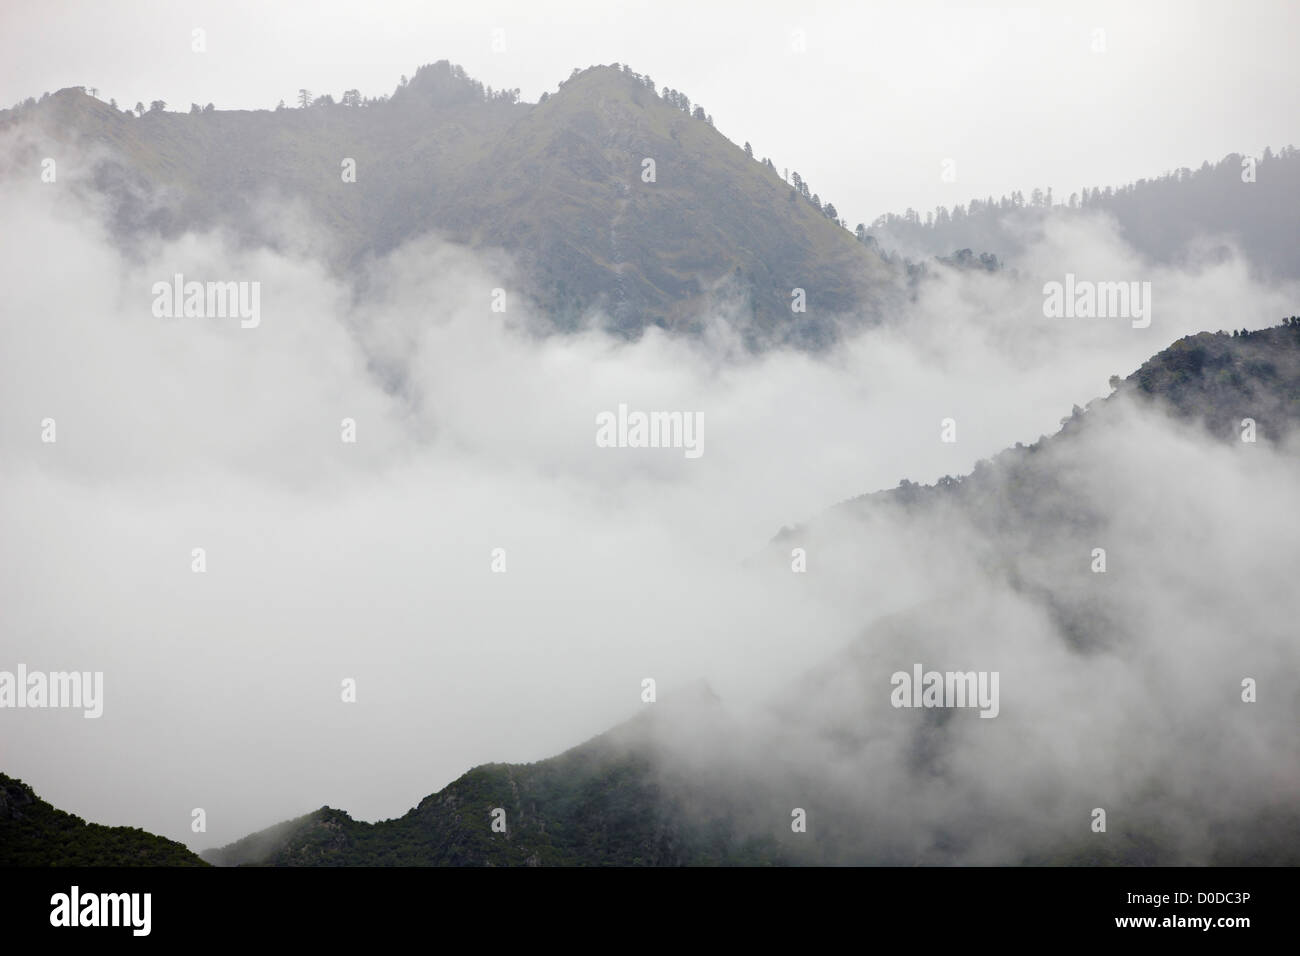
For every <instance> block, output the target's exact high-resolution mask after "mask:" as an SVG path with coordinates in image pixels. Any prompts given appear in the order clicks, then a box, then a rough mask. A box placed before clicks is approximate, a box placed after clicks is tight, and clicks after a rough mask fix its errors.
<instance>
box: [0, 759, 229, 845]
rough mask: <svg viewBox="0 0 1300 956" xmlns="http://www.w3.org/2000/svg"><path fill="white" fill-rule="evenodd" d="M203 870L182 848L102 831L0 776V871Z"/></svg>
mask: <svg viewBox="0 0 1300 956" xmlns="http://www.w3.org/2000/svg"><path fill="white" fill-rule="evenodd" d="M10 866H207V864H206V863H204V862H203V860H201V859H199V858H198V857H197V856H195V855H194V854H193V853H191V852H190V851H189V850H188V849H187V848H186V847H185V845H184V844H181V843H177V842H175V841H174V840H168V839H165V838H163V837H160V836H155V835H154V834H152V833H146V832H145V831H144V830H141V829H139V828H137V827H106V826H100V825H99V824H98V823H87V822H86V821H85V820H82V819H81V818H80V817H76V816H73V815H72V814H70V813H65V812H63V811H62V810H56V809H55V808H54V807H52V806H50V805H49V804H48V803H46V802H45V801H44V800H42V799H41V798H40V797H38V796H36V794H35V792H33V790H32V788H31V787H29V786H27V784H25V783H23V782H22V781H21V780H15V779H14V778H13V777H8V776H5V775H4V774H2V773H0V867H10Z"/></svg>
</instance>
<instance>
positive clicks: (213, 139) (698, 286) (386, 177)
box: [0, 61, 897, 347]
mask: <svg viewBox="0 0 1300 956" xmlns="http://www.w3.org/2000/svg"><path fill="white" fill-rule="evenodd" d="M299 96H300V101H301V102H302V103H303V104H304V108H300V109H277V110H259V111H254V112H250V111H243V110H232V111H223V110H208V109H200V110H197V111H192V112H189V113H183V112H166V111H165V110H163V109H161V108H159V109H152V108H151V109H150V110H149V111H146V112H144V113H143V115H140V116H138V117H136V116H132V115H131V114H130V113H128V112H124V111H120V110H117V109H115V108H113V107H110V106H109V105H108V104H105V103H102V102H100V101H99V100H97V99H95V98H93V97H91V96H89V95H87V94H86V93H85V92H84V91H83V90H81V89H78V88H70V89H66V90H61V91H60V92H58V93H56V94H54V95H52V96H49V97H43V98H42V100H41V101H40V102H39V103H37V102H31V103H30V104H24V105H21V106H20V107H18V108H16V109H14V110H8V111H4V112H3V113H0V128H3V127H4V126H5V125H8V124H11V123H14V122H17V121H19V120H34V121H35V126H36V128H38V129H40V130H43V131H44V133H43V138H44V139H45V140H48V141H49V142H45V143H44V144H41V143H40V142H37V141H33V142H32V143H31V144H30V148H31V149H32V150H34V151H35V152H33V156H36V157H39V156H42V155H50V154H52V146H53V145H54V144H55V143H56V142H62V141H69V140H71V141H77V142H79V143H80V144H81V145H83V146H87V147H91V148H99V150H100V154H101V156H102V157H103V158H101V159H99V160H98V161H97V165H96V167H95V169H94V174H93V182H94V188H95V189H97V190H99V191H101V192H103V193H105V194H107V196H108V197H109V199H110V205H111V208H112V210H113V219H114V225H115V227H116V228H117V230H118V233H119V236H120V237H121V238H123V239H124V240H129V239H130V238H131V237H134V236H136V235H138V234H141V233H146V234H147V233H148V232H151V231H154V230H157V231H161V232H162V233H163V234H164V235H176V234H179V233H181V232H184V231H186V230H190V229H204V228H211V227H215V226H225V227H228V228H230V229H231V230H232V231H233V232H234V234H235V235H237V236H240V237H242V238H244V239H246V240H249V241H255V242H261V243H266V244H269V245H271V246H272V247H278V246H279V245H280V244H281V243H282V238H283V237H282V236H281V235H280V227H281V224H280V223H277V222H275V221H274V219H275V217H267V216H266V215H265V203H266V201H267V200H268V199H287V200H290V201H292V202H294V203H296V204H297V205H298V207H299V208H301V209H302V210H304V211H305V212H306V213H307V214H308V215H309V216H310V217H311V221H312V224H313V225H314V226H315V227H317V228H316V229H314V232H316V233H319V234H320V235H319V236H318V238H319V240H320V242H319V246H320V247H321V248H323V249H326V250H328V255H329V258H330V260H331V262H332V264H333V265H334V266H335V267H336V268H338V269H340V270H344V271H348V272H350V273H353V274H357V273H359V272H360V271H361V268H362V267H363V266H364V263H365V261H366V259H367V257H370V256H373V255H382V254H383V253H386V252H388V251H390V250H392V249H393V248H394V247H396V246H398V245H399V244H401V243H403V242H405V241H406V240H409V239H411V238H413V237H416V236H420V235H422V234H426V233H436V234H437V235H439V236H441V237H443V238H444V239H447V240H449V241H451V242H453V243H461V244H466V245H469V246H471V247H473V248H475V249H481V250H504V251H505V252H507V253H509V254H510V255H511V257H512V258H513V259H514V261H515V262H516V263H518V265H519V266H520V268H521V269H522V275H519V276H517V277H514V276H509V275H508V274H507V273H506V271H505V270H504V269H503V271H502V278H501V286H502V287H503V288H508V289H513V290H515V291H517V292H522V293H525V294H527V295H530V296H533V297H534V299H535V304H536V306H537V307H538V308H539V309H540V310H541V311H543V312H544V313H545V314H546V315H547V316H550V317H551V318H552V319H553V320H554V322H555V323H556V324H557V325H558V327H560V328H572V327H576V326H577V325H579V324H580V323H581V322H583V321H584V319H585V318H587V317H588V315H589V313H591V312H592V311H593V310H599V311H600V313H601V314H602V315H603V316H604V317H605V320H606V321H607V323H608V325H609V327H610V328H611V329H612V330H614V331H616V332H619V333H621V334H624V335H627V336H636V335H639V334H640V333H641V332H642V331H643V330H644V329H645V328H646V327H647V326H649V325H658V326H661V327H664V328H673V329H680V330H684V331H690V330H691V329H692V328H693V326H692V324H691V323H692V321H694V317H695V316H697V315H699V314H700V313H701V312H702V311H703V310H704V309H705V308H707V307H708V306H710V305H711V304H719V303H722V302H728V303H731V302H739V303H744V302H747V304H748V308H744V307H741V308H740V313H741V314H742V315H743V316H744V322H745V324H746V327H745V330H744V331H745V334H746V335H747V337H748V340H749V343H750V344H751V346H753V347H760V346H762V345H764V344H768V343H771V342H774V341H786V342H793V343H795V344H798V345H802V346H807V347H818V346H821V345H825V344H827V343H828V342H829V341H831V340H832V339H833V338H834V337H835V336H836V334H837V328H838V322H837V319H838V316H839V314H841V313H850V312H852V313H864V312H865V313H868V314H870V313H872V312H873V310H875V311H878V309H879V306H880V304H881V300H882V296H883V295H884V294H885V293H884V288H883V287H884V285H885V280H887V279H889V278H890V277H892V276H893V275H894V274H895V273H896V271H897V270H896V269H894V268H893V267H891V266H889V265H887V264H886V263H885V262H884V261H883V260H882V259H881V257H880V255H879V254H878V253H877V252H876V251H875V249H874V248H873V247H872V246H871V245H869V244H864V243H863V242H859V241H856V240H855V237H854V235H853V233H851V232H849V231H848V230H846V229H845V228H843V227H842V226H841V225H840V224H839V223H838V222H836V221H834V219H833V217H832V215H831V214H832V213H833V212H834V207H833V205H831V206H830V207H829V208H819V207H818V204H817V203H814V202H813V201H812V200H813V199H815V198H816V197H810V198H809V200H808V201H805V202H790V201H789V200H790V199H792V198H795V197H796V196H799V195H804V193H805V191H806V190H807V184H806V183H802V181H799V182H800V185H799V186H798V187H795V186H791V185H789V184H787V183H786V182H784V181H783V180H782V178H781V176H780V174H778V172H777V170H776V168H775V166H774V165H773V164H772V162H771V161H770V160H764V161H762V162H758V161H755V160H754V159H753V158H751V157H750V156H749V155H747V154H746V152H745V150H744V149H743V148H742V147H740V146H738V145H736V144H735V143H732V142H731V141H730V140H728V139H727V138H726V137H724V136H723V135H722V134H721V133H719V132H718V130H717V129H716V128H714V126H713V125H712V123H711V121H710V118H709V116H708V115H707V114H704V115H703V117H702V118H701V117H700V116H699V115H698V114H695V113H692V111H691V108H690V104H689V100H688V99H687V98H686V97H685V96H684V94H681V93H678V92H677V91H675V90H669V89H665V91H664V96H663V97H661V96H660V95H659V94H657V93H656V92H655V90H654V87H653V82H652V81H650V78H649V77H642V76H641V75H639V74H636V73H633V72H631V71H630V70H628V69H626V68H620V67H617V66H597V67H592V68H590V69H587V70H584V71H575V72H574V75H573V76H572V77H570V79H569V80H567V81H565V82H564V83H562V84H561V86H560V89H559V91H558V92H556V93H554V94H552V95H550V96H547V97H546V98H545V99H544V100H543V101H542V102H539V103H535V104H533V103H521V102H519V100H518V91H517V90H508V91H493V90H492V89H491V88H485V87H483V86H482V84H480V83H478V82H476V81H474V80H472V79H471V78H469V77H468V76H466V75H465V73H464V71H463V70H462V69H460V68H459V67H456V66H452V65H451V64H448V63H446V62H445V61H443V62H439V63H435V64H431V65H429V66H426V67H421V69H420V70H419V71H417V72H416V74H415V76H414V77H413V78H412V79H411V80H410V81H409V82H406V81H405V78H403V83H402V84H401V85H400V86H399V87H398V88H397V90H396V91H395V92H394V93H393V95H392V96H391V97H388V98H379V99H369V100H368V99H363V98H361V97H360V94H359V93H358V92H357V91H356V90H349V91H346V92H345V93H344V94H343V99H342V102H334V101H333V98H332V97H324V96H313V95H312V93H311V92H310V91H309V90H305V89H304V90H301V91H299ZM102 147H108V150H106V151H105V150H102ZM41 150H44V152H41ZM345 158H350V159H353V160H355V163H356V177H355V182H344V180H343V176H342V175H341V172H342V167H341V164H342V162H343V161H344V159H345ZM646 159H652V160H653V161H654V164H655V176H654V181H653V182H648V181H646V180H645V179H644V178H643V170H644V165H643V163H644V161H645V160H646ZM795 288H802V289H804V290H805V295H806V299H807V303H808V306H807V312H806V313H797V314H796V313H793V312H792V310H791V298H792V290H793V289H795ZM488 293H489V290H487V289H485V290H484V297H483V302H484V310H485V311H486V310H487V308H488V302H489V295H488Z"/></svg>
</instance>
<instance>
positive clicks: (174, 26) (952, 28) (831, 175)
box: [0, 0, 1300, 224]
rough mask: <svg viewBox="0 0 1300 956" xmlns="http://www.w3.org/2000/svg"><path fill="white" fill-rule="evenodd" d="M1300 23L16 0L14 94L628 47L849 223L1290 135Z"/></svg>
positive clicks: (164, 95)
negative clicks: (947, 164) (198, 31)
mask: <svg viewBox="0 0 1300 956" xmlns="http://www.w3.org/2000/svg"><path fill="white" fill-rule="evenodd" d="M195 28H202V29H204V30H205V31H206V45H207V50H206V52H204V53H195V52H193V50H192V49H191V35H192V31H193V30H194V29H195ZM498 29H499V30H503V31H504V38H505V50H504V51H503V52H493V49H492V39H493V31H494V30H498ZM1096 30H1102V31H1104V37H1103V38H1102V39H1103V40H1104V47H1105V49H1104V52H1094V50H1093V46H1094V44H1095V43H1096V40H1097V35H1096V34H1095V33H1094V31H1096ZM797 31H802V33H803V36H804V39H805V45H806V50H805V52H802V53H798V52H795V51H794V46H795V45H796V42H797V41H796V32H797ZM1298 35H1300V4H1298V3H1295V2H1289V0H1277V2H1265V0H1256V2H1248V3H1225V2H1188V0H1177V2H1143V3H1132V2H1128V0H1121V2H1090V3H1049V4H1041V5H1032V4H1021V5H1014V6H997V5H988V4H973V3H969V4H968V3H923V2H908V3H851V2H850V3H823V2H815V0H814V2H802V3H784V2H783V3H776V2H772V0H747V2H737V3H732V2H715V0H711V2H709V3H706V4H701V3H693V2H674V0H657V2H616V3H610V2H607V0H564V2H547V3H536V2H533V0H511V2H491V0H485V2H475V3H465V4H456V3H445V2H431V3H426V2H415V0H366V2H339V0H334V2H279V3H267V2H262V0H222V2H184V0H178V2H169V3H159V2H154V0H82V2H76V0H47V2H43V3H40V4H27V5H19V4H10V3H6V4H4V5H3V8H0V104H4V105H5V106H9V105H12V104H13V103H15V102H17V101H18V100H21V99H23V98H26V97H28V96H33V95H35V96H39V95H40V94H41V93H42V92H44V91H47V90H48V91H54V90H57V89H60V88H62V87H65V86H74V85H85V86H94V87H97V88H98V89H99V90H100V96H101V97H102V98H105V99H107V98H108V97H114V98H116V99H117V101H118V103H119V104H120V105H122V106H131V105H133V104H134V103H135V102H136V101H137V100H139V101H143V102H145V103H148V102H149V101H151V100H154V99H163V100H165V101H166V102H167V103H168V104H169V105H170V106H171V108H175V109H182V110H184V109H188V107H189V104H190V103H191V102H198V103H208V102H213V103H215V104H216V105H217V107H218V108H270V107H274V106H275V104H276V103H277V102H278V101H279V100H280V99H284V100H285V101H286V102H290V103H291V102H292V101H293V99H294V97H295V95H296V93H297V91H298V89H299V88H300V87H307V88H309V89H311V90H313V91H315V92H318V93H324V92H329V93H331V94H333V95H334V96H335V98H336V99H337V98H338V95H339V94H340V93H341V92H342V91H343V90H344V89H348V88H352V87H355V88H358V89H360V90H361V92H362V93H363V94H364V95H366V96H375V95H379V94H382V93H390V92H391V91H392V90H393V88H394V87H395V86H396V84H397V80H398V77H399V76H400V75H402V74H404V73H405V74H408V75H409V74H411V73H413V72H414V71H415V69H416V67H418V66H419V65H421V64H423V63H430V62H433V61H435V60H440V59H448V60H451V61H452V62H455V63H460V64H462V65H463V66H464V67H465V69H466V70H467V71H468V72H469V73H470V74H471V75H472V76H474V77H476V78H478V79H480V80H482V81H483V82H484V83H485V84H488V85H491V86H493V87H497V88H513V87H518V88H519V89H520V90H521V95H522V97H523V98H524V99H525V100H530V101H531V100H535V99H536V98H537V97H538V96H539V95H540V94H541V93H542V92H543V91H544V90H554V89H555V88H556V86H557V84H558V83H559V81H560V80H562V79H565V78H566V77H567V76H568V75H569V73H570V71H571V70H572V69H573V68H574V67H575V66H576V67H587V66H590V65H592V64H595V63H611V62H620V63H622V62H627V63H630V64H631V65H632V67H633V69H635V70H637V71H638V72H642V73H648V74H649V75H650V76H652V77H653V78H654V80H655V82H656V84H657V85H658V86H659V87H663V86H664V85H668V86H671V87H673V88H675V89H679V90H681V91H683V92H684V93H686V94H687V95H688V96H690V97H691V99H692V101H694V102H698V103H700V104H702V105H703V106H704V107H705V109H706V110H708V111H709V112H710V113H712V114H713V117H714V121H715V123H716V125H717V126H718V128H719V129H720V130H721V131H722V132H723V133H724V134H726V135H727V136H728V137H730V138H731V139H733V140H735V141H736V142H737V143H743V142H744V141H745V140H749V141H750V142H752V143H753V145H754V148H755V150H756V151H757V152H758V154H759V155H760V156H767V155H770V156H771V157H772V159H773V160H774V162H775V163H776V165H777V168H778V169H783V168H790V169H793V170H798V171H799V172H800V173H801V174H802V175H803V176H804V178H805V179H807V180H808V181H809V183H810V184H811V186H812V188H813V189H814V190H816V191H817V192H818V193H819V194H820V195H821V197H822V198H823V199H824V200H830V201H832V202H834V203H835V204H836V205H837V206H838V207H839V209H840V211H841V213H842V215H843V216H844V217H845V218H846V219H847V220H848V221H849V223H850V224H853V223H855V222H858V221H867V222H869V221H870V220H871V219H873V218H874V217H875V216H877V215H879V214H880V213H882V212H886V211H898V212H901V211H902V210H903V209H904V208H905V207H907V206H909V205H910V206H913V207H915V208H917V209H922V210H924V209H931V208H933V207H934V206H935V205H937V204H944V205H951V204H953V203H955V202H959V201H961V202H964V201H966V200H968V199H969V198H970V197H971V196H975V195H978V196H985V195H987V194H990V193H992V194H1001V193H1004V192H1009V191H1010V190H1012V189H1021V190H1023V191H1025V192H1026V193H1028V191H1029V190H1031V189H1032V188H1033V187H1035V186H1043V187H1046V186H1051V187H1052V188H1053V190H1054V191H1055V193H1056V194H1057V196H1059V197H1062V198H1063V197H1065V196H1068V194H1069V193H1070V192H1072V191H1074V190H1077V189H1079V188H1080V187H1081V186H1084V185H1088V186H1094V185H1119V184H1121V183H1124V182H1128V181H1131V180H1133V179H1137V178H1140V177H1143V176H1153V175H1159V174H1160V173H1163V172H1165V171H1166V170H1169V169H1173V168H1177V167H1180V166H1192V167H1195V166H1199V165H1200V163H1201V162H1202V161H1203V160H1206V159H1209V160H1217V159H1220V158H1222V157H1223V156H1224V155H1226V154H1227V153H1229V152H1242V153H1258V152H1260V151H1262V150H1263V148H1264V147H1265V146H1272V147H1273V148H1274V149H1276V148H1278V147H1279V146H1282V145H1285V144H1287V143H1293V142H1295V140H1296V139H1297V137H1296V135H1295V128H1296V127H1295V122H1296V117H1297V116H1300V64H1298V62H1297V58H1296V56H1295V50H1294V41H1295V38H1296V36H1298ZM946 159H951V160H953V161H954V167H953V168H954V169H955V172H956V180H955V182H946V181H944V180H943V179H942V178H941V173H942V170H943V168H944V166H943V163H944V160H946Z"/></svg>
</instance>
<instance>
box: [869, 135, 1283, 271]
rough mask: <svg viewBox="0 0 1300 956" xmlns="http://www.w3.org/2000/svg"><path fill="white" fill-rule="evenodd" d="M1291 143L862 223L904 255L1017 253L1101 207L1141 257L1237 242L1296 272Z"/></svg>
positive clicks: (1258, 263)
mask: <svg viewBox="0 0 1300 956" xmlns="http://www.w3.org/2000/svg"><path fill="white" fill-rule="evenodd" d="M1297 195H1300V150H1297V149H1296V148H1295V147H1294V146H1285V147H1283V148H1282V149H1281V150H1280V151H1279V152H1277V153H1274V152H1273V151H1272V150H1271V149H1265V150H1264V153H1263V155H1262V156H1259V157H1248V156H1242V155H1240V154H1238V153H1232V154H1230V155H1228V156H1225V157H1224V158H1223V159H1222V160H1220V161H1219V162H1217V163H1214V164H1211V163H1209V162H1208V161H1207V162H1204V163H1202V164H1201V166H1200V168H1198V169H1195V170H1193V169H1190V168H1187V167H1184V168H1182V169H1178V170H1174V171H1171V172H1167V173H1165V174H1164V175H1162V176H1159V177H1155V178H1152V179H1139V180H1138V181H1137V182H1135V183H1130V184H1128V185H1126V186H1121V187H1119V188H1118V189H1115V188H1112V187H1110V186H1107V187H1106V188H1105V189H1101V188H1091V189H1088V188H1085V189H1083V190H1082V193H1081V194H1080V193H1075V194H1074V195H1072V196H1070V197H1068V198H1066V197H1062V196H1056V197H1053V196H1052V191H1051V190H1050V189H1048V190H1047V191H1046V192H1044V191H1043V190H1041V189H1036V190H1034V191H1033V192H1032V193H1031V194H1030V197H1029V199H1028V200H1026V199H1025V197H1024V195H1023V194H1022V193H1019V192H1015V193H1013V194H1012V195H1010V196H1003V197H1001V198H1000V199H997V200H995V199H994V198H993V197H992V196H989V197H987V198H985V199H980V198H978V197H976V198H974V199H972V200H971V201H970V202H969V203H959V204H957V205H956V206H954V207H953V208H952V209H948V208H945V207H940V208H938V209H935V210H933V211H932V212H928V213H926V214H925V220H924V221H922V216H921V215H920V214H919V213H917V212H916V211H915V210H912V209H908V210H907V211H906V212H905V213H903V214H901V215H899V214H895V213H887V214H885V215H882V216H880V217H879V218H877V219H876V220H875V221H874V222H873V223H872V224H871V228H870V233H871V236H872V237H873V238H874V239H875V240H876V241H877V242H879V243H880V245H881V246H882V248H884V249H886V250H889V251H891V252H901V253H903V254H904V255H909V256H913V257H916V256H920V257H927V256H946V255H949V254H950V253H952V252H953V251H954V250H961V249H965V250H968V251H969V250H972V249H973V250H975V251H976V252H982V253H984V254H986V255H992V256H996V257H998V258H1001V259H1006V258H1014V257H1015V256H1016V255H1017V254H1018V253H1020V252H1022V251H1024V249H1025V248H1026V246H1027V245H1028V244H1030V243H1031V242H1032V241H1033V240H1034V238H1035V237H1036V236H1039V235H1041V234H1042V232H1043V230H1044V228H1045V227H1046V225H1047V223H1048V222H1049V221H1053V220H1069V219H1071V218H1077V217H1080V216H1086V215H1096V214H1103V215H1106V216H1109V217H1111V218H1113V219H1114V220H1115V222H1116V224H1117V225H1118V226H1119V232H1120V234H1121V235H1122V236H1123V237H1124V239H1125V240H1126V241H1127V242H1128V243H1129V244H1130V245H1132V246H1133V248H1134V249H1136V250H1137V251H1138V252H1139V253H1140V254H1141V255H1142V256H1144V257H1145V258H1147V259H1149V260H1150V261H1152V262H1155V263H1160V264H1165V265H1182V264H1185V263H1186V261H1187V260H1188V257H1189V255H1190V254H1191V252H1192V251H1193V244H1199V243H1202V242H1207V241H1208V242H1212V243H1214V244H1215V245H1216V246H1217V245H1220V244H1222V243H1223V241H1225V240H1229V241H1232V242H1234V243H1236V244H1237V245H1238V246H1239V248H1240V249H1241V250H1242V252H1244V253H1245V255H1246V257H1247V258H1248V259H1249V260H1250V263H1251V265H1252V267H1253V268H1254V269H1255V270H1256V271H1257V272H1258V273H1260V274H1261V275H1262V276H1263V277H1265V278H1267V279H1296V278H1300V246H1298V245H1297V243H1296V242H1295V237H1296V236H1297V235H1300V203H1297V202H1296V201H1295V197H1296V196H1297Z"/></svg>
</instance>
